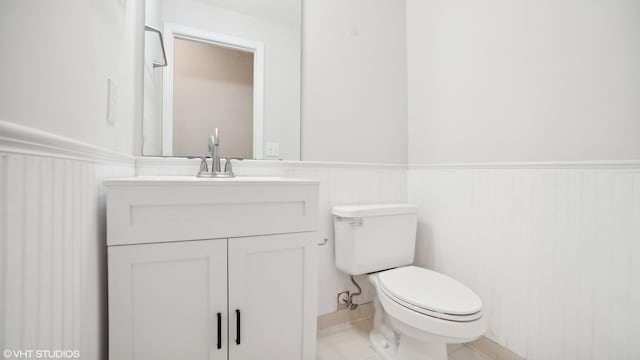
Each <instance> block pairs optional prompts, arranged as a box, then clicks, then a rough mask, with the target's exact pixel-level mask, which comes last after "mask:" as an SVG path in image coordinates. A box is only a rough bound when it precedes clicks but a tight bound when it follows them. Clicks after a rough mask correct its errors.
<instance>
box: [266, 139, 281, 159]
mask: <svg viewBox="0 0 640 360" xmlns="http://www.w3.org/2000/svg"><path fill="white" fill-rule="evenodd" d="M267 156H280V144H278V143H277V142H268V143H267Z"/></svg>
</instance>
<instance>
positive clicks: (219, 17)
mask: <svg viewBox="0 0 640 360" xmlns="http://www.w3.org/2000/svg"><path fill="white" fill-rule="evenodd" d="M162 16H163V21H165V22H170V23H175V24H180V25H183V26H188V27H192V28H196V29H200V30H203V31H207V32H213V33H219V34H225V35H228V36H233V37H238V38H242V39H247V40H252V41H258V42H263V43H264V46H265V59H264V63H265V75H264V76H265V78H264V138H263V139H264V143H265V144H266V143H267V142H277V143H279V145H280V156H279V157H280V158H283V159H295V160H297V159H299V158H300V103H299V99H300V86H299V84H300V78H299V76H300V72H299V70H298V69H299V68H300V28H299V26H291V25H286V24H278V23H275V22H269V21H265V20H262V19H259V18H255V17H251V16H248V15H244V14H241V13H238V12H234V11H229V10H225V9H222V8H217V7H214V6H209V5H207V4H206V3H205V2H198V1H185V0H163V1H162ZM167 41H168V39H167ZM223 135H224V134H223ZM203 136H205V137H206V136H207V134H203Z"/></svg>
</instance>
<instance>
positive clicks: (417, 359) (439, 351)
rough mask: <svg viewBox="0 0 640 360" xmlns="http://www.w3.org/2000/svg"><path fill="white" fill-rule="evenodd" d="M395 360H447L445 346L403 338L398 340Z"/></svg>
mask: <svg viewBox="0 0 640 360" xmlns="http://www.w3.org/2000/svg"><path fill="white" fill-rule="evenodd" d="M396 360H447V345H446V344H438V343H428V342H424V341H420V340H416V339H412V338H410V337H408V336H403V337H402V339H400V345H399V346H398V355H397V357H396Z"/></svg>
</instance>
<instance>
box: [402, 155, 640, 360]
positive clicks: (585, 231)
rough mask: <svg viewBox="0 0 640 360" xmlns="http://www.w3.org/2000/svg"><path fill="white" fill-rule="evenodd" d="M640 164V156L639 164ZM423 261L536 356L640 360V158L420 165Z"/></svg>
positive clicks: (492, 331) (512, 342)
mask: <svg viewBox="0 0 640 360" xmlns="http://www.w3.org/2000/svg"><path fill="white" fill-rule="evenodd" d="M636 164H637V163H636ZM408 200H409V202H412V203H416V204H417V205H419V207H420V213H419V228H418V244H417V252H418V253H417V260H416V261H417V263H418V264H419V265H422V266H425V267H428V268H431V269H435V270H436V271H440V272H442V273H445V274H447V275H450V276H452V277H454V278H455V279H458V280H460V281H461V282H463V283H465V284H466V285H468V286H469V287H471V288H472V289H473V290H474V291H476V292H477V293H478V294H479V295H480V297H481V298H482V300H483V304H484V311H485V314H486V316H487V318H488V324H489V330H488V332H487V334H486V336H487V337H489V338H490V339H492V340H494V341H496V342H498V343H499V344H501V345H503V346H506V347H507V348H509V349H511V350H513V351H515V352H517V353H518V354H519V355H521V356H523V357H525V358H527V359H530V360H555V359H581V360H584V359H616V360H623V359H629V360H631V359H640V341H639V339H640V167H638V166H635V167H633V166H628V167H626V168H625V167H617V166H610V167H607V166H602V167H600V168H599V167H598V166H593V167H585V168H583V169H580V167H579V166H576V167H575V168H564V169H563V168H562V167H559V166H557V167H552V168H547V169H545V168H543V167H539V168H532V169H527V168H523V167H513V168H510V167H509V166H505V167H502V168H494V169H492V168H473V167H471V166H468V167H464V166H462V167H459V168H446V167H428V166H427V167H420V166H412V167H410V169H409V173H408Z"/></svg>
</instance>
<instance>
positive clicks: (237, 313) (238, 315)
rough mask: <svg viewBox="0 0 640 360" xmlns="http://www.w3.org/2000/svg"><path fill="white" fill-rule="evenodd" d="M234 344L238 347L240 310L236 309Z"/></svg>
mask: <svg viewBox="0 0 640 360" xmlns="http://www.w3.org/2000/svg"><path fill="white" fill-rule="evenodd" d="M236 344H237V345H240V310H239V309H236Z"/></svg>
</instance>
